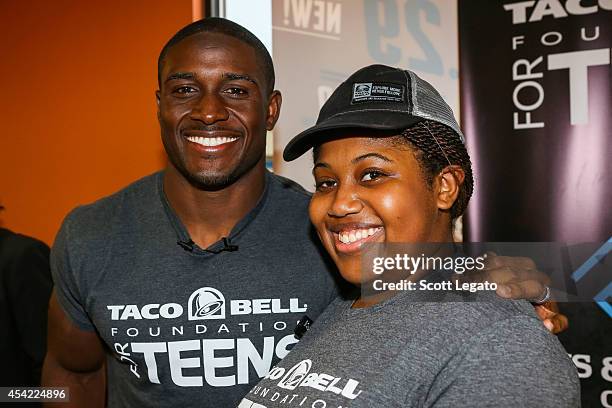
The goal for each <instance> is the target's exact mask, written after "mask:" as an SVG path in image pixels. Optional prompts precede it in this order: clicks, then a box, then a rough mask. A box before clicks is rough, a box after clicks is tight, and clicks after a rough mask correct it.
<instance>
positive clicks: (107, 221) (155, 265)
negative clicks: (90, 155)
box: [52, 173, 337, 407]
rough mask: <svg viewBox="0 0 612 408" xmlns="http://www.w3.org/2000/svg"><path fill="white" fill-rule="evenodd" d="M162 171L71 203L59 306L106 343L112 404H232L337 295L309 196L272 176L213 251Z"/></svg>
mask: <svg viewBox="0 0 612 408" xmlns="http://www.w3.org/2000/svg"><path fill="white" fill-rule="evenodd" d="M162 178H163V177H162V173H157V174H154V175H152V176H149V177H146V178H144V179H141V180H139V181H137V182H135V183H134V184H132V185H130V186H128V187H127V188H125V189H124V190H122V191H120V192H118V193H116V194H114V195H112V196H110V197H108V198H104V199H102V200H100V201H98V202H96V203H94V204H91V205H87V206H83V207H79V208H77V209H75V210H74V211H72V212H71V213H70V214H69V215H68V217H67V218H66V220H65V221H64V224H63V226H62V228H61V231H60V232H59V234H58V236H57V238H56V241H55V245H54V248H53V251H52V272H53V277H54V281H55V284H56V291H57V295H58V299H59V302H60V304H61V305H62V306H63V308H64V310H65V311H66V313H67V314H68V316H69V317H70V318H71V319H72V320H73V321H74V323H75V324H76V325H78V326H79V327H80V328H81V329H84V330H97V332H98V333H99V335H100V337H101V338H102V340H103V341H104V343H105V344H106V346H107V347H108V350H109V352H108V354H107V366H108V405H109V406H110V407H171V406H172V407H230V406H235V405H236V404H237V403H238V402H239V401H240V399H241V397H242V396H244V395H245V394H246V393H247V392H248V390H249V389H251V388H252V386H253V385H254V384H256V383H257V382H258V381H259V379H260V378H261V377H263V376H265V375H266V374H267V373H268V371H269V369H270V367H272V366H273V365H274V364H275V363H277V362H278V361H279V359H280V358H282V357H284V356H285V355H286V354H287V352H288V350H289V349H290V348H292V346H293V345H294V343H296V340H295V338H294V337H293V335H292V333H293V329H294V328H295V325H296V322H297V321H298V320H299V319H300V318H301V317H302V316H303V315H305V314H308V316H310V317H312V318H314V317H316V316H318V315H319V314H320V313H321V312H322V311H323V310H324V309H325V307H326V306H327V305H328V304H329V303H330V302H331V301H332V300H333V299H334V298H335V297H336V295H337V290H336V285H335V282H334V277H333V276H332V273H333V272H330V271H332V270H333V269H331V268H330V267H329V265H330V264H329V262H327V261H326V260H325V259H324V258H322V256H321V255H322V251H323V250H322V249H321V247H320V246H319V244H318V239H317V238H316V235H315V234H314V233H313V231H312V229H311V226H310V222H309V220H308V216H307V207H308V202H309V196H308V194H307V193H306V192H305V191H304V190H302V189H301V188H300V187H299V186H297V185H296V184H295V183H293V182H291V181H289V180H286V179H283V178H281V177H278V176H275V175H271V174H268V175H267V176H266V188H265V192H264V194H263V196H262V198H261V199H260V201H259V203H258V204H257V206H256V207H255V208H254V209H253V210H252V211H251V212H250V213H249V214H248V215H247V216H246V217H245V218H244V219H243V220H242V221H240V222H239V223H238V224H237V225H236V226H235V228H234V229H233V231H232V232H231V234H230V236H229V244H231V245H236V246H237V247H238V249H237V250H235V251H221V252H218V251H219V250H220V249H222V248H223V247H224V243H223V242H217V243H215V244H214V245H212V246H211V247H209V248H208V249H209V250H211V251H215V252H218V253H212V252H206V251H204V250H202V249H200V248H198V247H197V246H195V247H194V249H193V251H189V250H188V249H189V245H186V244H183V246H185V248H183V247H182V246H180V245H178V244H177V241H181V242H183V243H187V242H189V236H188V234H187V231H186V229H185V228H184V226H183V225H182V224H181V222H180V220H179V219H178V218H177V216H176V215H175V213H174V212H173V210H172V209H171V207H170V206H169V204H168V202H167V200H166V198H165V195H164V193H163V183H162Z"/></svg>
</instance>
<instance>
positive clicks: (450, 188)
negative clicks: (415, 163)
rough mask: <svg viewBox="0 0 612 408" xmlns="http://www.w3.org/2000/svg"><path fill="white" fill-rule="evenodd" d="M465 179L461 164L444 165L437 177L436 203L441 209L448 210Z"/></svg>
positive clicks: (455, 199)
mask: <svg viewBox="0 0 612 408" xmlns="http://www.w3.org/2000/svg"><path fill="white" fill-rule="evenodd" d="M463 180H465V172H464V171H463V169H462V168H461V166H457V165H450V166H446V167H445V168H444V169H443V170H442V171H441V172H440V174H438V177H437V183H436V186H437V198H436V201H437V205H438V208H439V209H441V210H450V208H451V207H452V206H453V204H454V203H455V201H457V197H458V196H459V190H460V188H461V185H462V184H463Z"/></svg>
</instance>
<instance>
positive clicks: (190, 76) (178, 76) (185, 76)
mask: <svg viewBox="0 0 612 408" xmlns="http://www.w3.org/2000/svg"><path fill="white" fill-rule="evenodd" d="M194 78H195V74H194V73H193V72H175V73H173V74H170V75H168V78H166V82H168V81H172V80H173V79H194Z"/></svg>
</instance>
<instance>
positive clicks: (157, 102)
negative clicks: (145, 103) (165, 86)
mask: <svg viewBox="0 0 612 408" xmlns="http://www.w3.org/2000/svg"><path fill="white" fill-rule="evenodd" d="M160 98H161V93H160V91H159V89H158V90H157V91H155V103H156V105H157V120H159V116H160V112H159V102H160Z"/></svg>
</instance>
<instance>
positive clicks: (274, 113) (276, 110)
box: [266, 91, 283, 130]
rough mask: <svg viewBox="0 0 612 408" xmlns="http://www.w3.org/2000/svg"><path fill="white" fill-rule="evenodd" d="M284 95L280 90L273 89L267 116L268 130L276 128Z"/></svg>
mask: <svg viewBox="0 0 612 408" xmlns="http://www.w3.org/2000/svg"><path fill="white" fill-rule="evenodd" d="M282 103H283V97H282V95H281V93H280V91H272V93H271V94H270V98H269V99H268V116H267V117H266V130H272V129H274V125H276V121H277V120H278V116H279V115H280V110H281V105H282Z"/></svg>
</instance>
